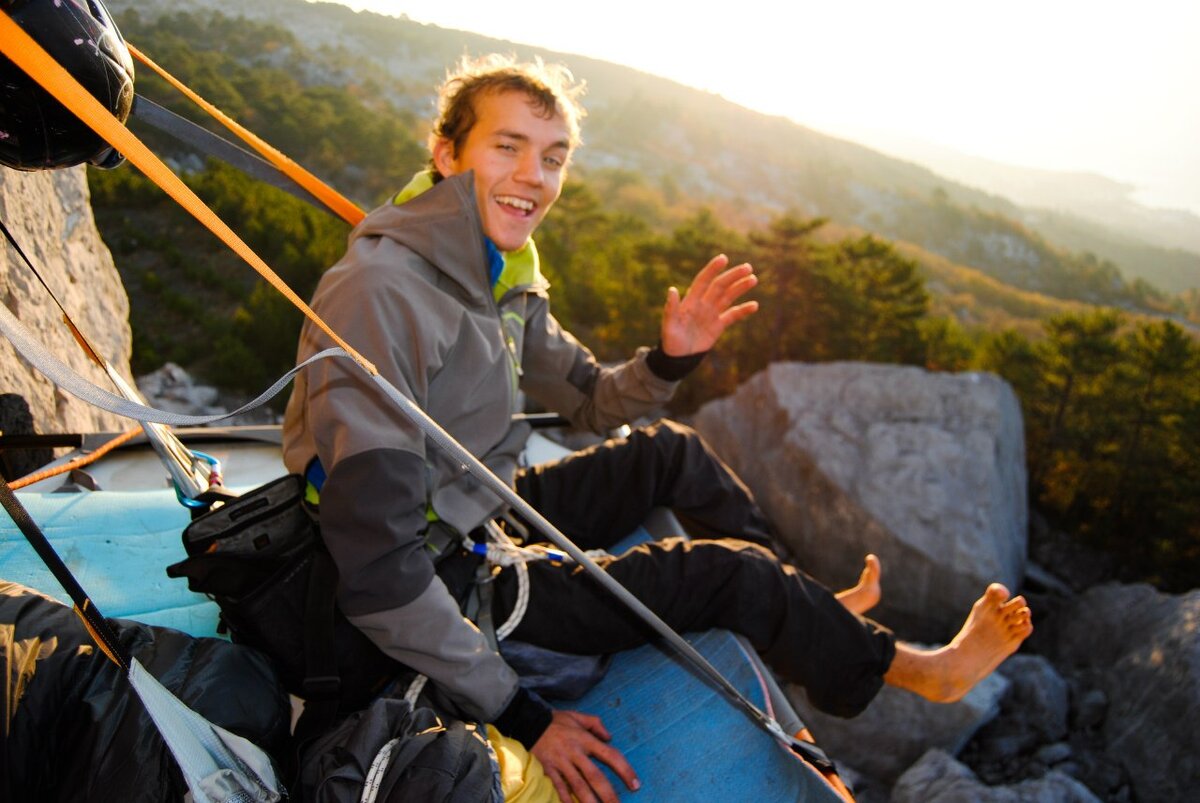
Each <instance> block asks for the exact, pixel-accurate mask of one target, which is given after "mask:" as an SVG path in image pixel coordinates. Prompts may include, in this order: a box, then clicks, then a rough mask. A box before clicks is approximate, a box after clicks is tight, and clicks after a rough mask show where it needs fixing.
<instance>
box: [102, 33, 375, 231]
mask: <svg viewBox="0 0 1200 803" xmlns="http://www.w3.org/2000/svg"><path fill="white" fill-rule="evenodd" d="M125 46H126V47H128V48H129V52H130V53H132V54H133V56H134V58H136V59H137V60H138V61H140V62H142V63H143V64H145V65H146V66H147V67H149V68H150V69H152V70H154V71H155V72H156V73H158V74H159V76H160V77H161V78H162V79H163V80H164V81H166V82H167V83H169V84H170V85H171V86H173V87H175V88H176V89H178V90H179V91H180V92H182V93H183V94H184V95H185V96H187V98H188V99H189V100H191V101H192V102H193V103H195V104H196V105H197V106H199V107H200V108H201V109H204V111H206V112H208V113H209V114H210V115H212V116H213V117H214V118H215V119H216V120H217V122H219V123H220V124H221V125H223V126H225V127H226V128H228V129H229V130H230V131H232V132H233V133H234V134H236V135H237V136H238V137H240V138H241V139H242V141H243V142H245V143H246V144H247V145H249V146H250V147H252V148H254V150H256V151H258V152H259V154H261V155H262V157H263V158H264V159H266V160H267V161H268V162H270V163H271V164H273V165H275V167H277V168H279V170H280V171H281V172H282V173H284V175H286V176H287V177H288V178H290V179H291V180H292V181H295V182H296V183H297V184H299V185H300V186H301V187H303V188H304V189H306V190H308V191H309V192H310V193H312V195H313V197H315V198H317V200H319V201H321V202H322V203H323V204H325V205H326V206H328V207H329V208H330V209H332V210H333V211H334V212H336V213H337V214H338V215H340V216H341V218H342V219H343V220H345V221H346V222H347V223H349V224H350V225H351V226H356V225H358V222H359V221H360V220H362V219H363V218H364V217H366V213H365V212H363V211H362V209H360V208H359V207H358V205H357V204H355V203H354V202H353V201H351V200H350V199H349V198H347V197H345V196H344V195H342V194H341V193H340V192H338V191H337V190H335V189H333V187H330V186H329V185H328V184H326V183H325V182H323V181H321V179H319V178H317V177H316V176H314V175H313V174H312V173H310V172H308V171H307V170H305V169H304V168H303V167H301V166H300V165H298V164H296V163H295V162H293V161H292V160H291V159H289V158H288V157H287V156H285V155H284V154H282V153H280V152H279V151H278V150H276V149H275V148H274V147H272V146H271V145H270V144H269V143H267V142H264V141H263V140H262V139H260V138H259V137H258V136H257V135H256V134H255V133H254V132H253V131H250V130H249V129H247V128H245V127H243V126H242V125H240V124H239V123H238V122H237V121H236V120H234V119H233V118H231V117H229V116H228V115H227V114H225V113H224V112H223V111H221V110H220V109H218V108H217V107H216V106H214V105H212V104H211V103H209V102H208V101H207V100H205V99H204V98H202V97H200V96H199V95H197V94H196V93H195V92H193V91H192V90H191V89H190V88H188V87H187V86H185V85H184V84H183V82H182V81H180V80H179V79H178V78H176V77H175V76H173V75H171V74H170V73H169V72H167V71H166V70H164V69H163V68H162V67H160V66H158V65H157V64H155V63H154V61H153V60H151V59H150V57H149V56H147V55H146V54H145V53H143V52H142V51H140V50H138V49H137V48H136V47H134V46H133V45H131V44H130V43H129V42H126V43H125Z"/></svg>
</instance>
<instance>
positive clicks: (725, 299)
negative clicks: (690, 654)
mask: <svg viewBox="0 0 1200 803" xmlns="http://www.w3.org/2000/svg"><path fill="white" fill-rule="evenodd" d="M746 267H749V265H747V266H746ZM757 284H758V277H757V276H755V275H754V274H753V273H748V274H745V275H742V276H741V277H739V278H737V279H736V280H735V281H731V282H728V283H726V284H725V285H724V286H723V287H722V288H721V291H720V295H717V296H716V303H717V305H718V306H720V307H728V306H729V305H730V304H732V303H733V302H734V301H735V300H737V299H738V298H739V297H740V296H743V295H745V294H746V293H748V292H750V291H751V290H753V289H754V287H755V286H756V285H757ZM715 291H716V283H715V282H714V283H713V288H712V290H710V291H709V293H710V295H711V294H714V292H715Z"/></svg>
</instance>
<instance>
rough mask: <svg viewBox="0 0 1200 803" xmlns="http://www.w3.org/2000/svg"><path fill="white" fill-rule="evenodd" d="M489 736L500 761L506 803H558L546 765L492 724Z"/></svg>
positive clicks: (488, 728)
mask: <svg viewBox="0 0 1200 803" xmlns="http://www.w3.org/2000/svg"><path fill="white" fill-rule="evenodd" d="M487 737H488V743H489V744H491V746H492V749H493V750H495V751H496V758H497V759H498V760H499V762H500V788H501V789H502V790H503V791H504V800H505V803H558V793H557V792H555V791H554V784H552V783H551V782H550V779H549V778H548V777H546V771H545V770H543V769H542V762H540V761H538V760H537V758H535V757H534V755H533V754H532V753H530V752H529V751H528V750H526V749H525V748H524V746H522V745H521V743H520V742H518V741H517V740H516V739H510V738H508V737H507V736H502V735H501V734H500V731H498V730H496V729H495V728H493V727H492V726H491V725H488V726H487Z"/></svg>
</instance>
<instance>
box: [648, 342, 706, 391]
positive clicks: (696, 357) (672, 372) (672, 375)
mask: <svg viewBox="0 0 1200 803" xmlns="http://www.w3.org/2000/svg"><path fill="white" fill-rule="evenodd" d="M707 354H708V352H707V351H701V352H699V353H698V354H688V355H687V356H684V357H672V356H671V355H670V354H667V353H666V352H665V351H663V347H662V343H661V342H659V343H658V344H657V345H656V346H655V347H654V348H652V349H650V353H649V354H647V355H646V367H647V368H649V369H650V371H651V373H653V374H654V375H655V376H657V377H658V378H659V379H665V380H666V381H668V382H678V381H679V380H681V379H683V378H684V377H685V376H687V375H688V374H690V373H691V372H692V371H694V370H696V366H698V365H699V364H700V363H701V362H702V361H703V360H704V357H705V355H707Z"/></svg>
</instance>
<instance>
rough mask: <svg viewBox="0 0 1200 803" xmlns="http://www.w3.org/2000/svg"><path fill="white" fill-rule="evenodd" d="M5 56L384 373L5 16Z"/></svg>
mask: <svg viewBox="0 0 1200 803" xmlns="http://www.w3.org/2000/svg"><path fill="white" fill-rule="evenodd" d="M0 53H3V54H4V55H5V56H7V57H8V58H9V59H10V60H11V61H12V62H13V63H14V64H16V65H17V66H18V67H20V68H21V69H22V70H24V71H25V72H27V73H28V74H29V75H30V77H32V78H33V79H34V80H35V81H37V82H38V84H40V85H41V86H42V88H43V89H45V90H46V91H47V92H49V93H50V94H51V95H53V96H54V98H55V99H56V100H57V101H58V102H59V103H61V104H62V105H63V106H66V107H67V108H68V109H69V110H70V111H71V112H72V113H73V114H74V115H75V116H76V117H78V118H79V119H81V120H83V121H84V122H85V123H87V124H88V126H90V127H91V128H92V130H93V131H95V132H96V133H97V134H99V135H100V136H102V137H103V138H104V139H105V140H107V141H108V143H109V144H110V145H112V146H113V147H114V148H116V149H117V150H118V151H120V152H121V153H122V154H124V155H125V158H127V159H128V160H129V161H131V162H133V163H134V164H135V165H137V167H138V169H140V170H141V171H142V172H143V173H145V174H146V176H147V177H148V178H149V179H150V180H151V181H153V182H154V183H155V184H157V185H158V186H159V187H161V188H162V190H163V191H164V192H166V193H167V195H170V196H171V197H172V198H173V199H175V201H176V202H177V203H178V204H179V205H180V206H182V207H183V208H184V209H186V210H187V211H188V212H189V213H191V215H192V216H193V217H195V218H196V219H197V220H199V221H200V222H201V223H203V224H204V225H205V226H206V227H207V228H208V229H209V231H211V232H212V233H213V234H215V235H217V237H219V238H220V239H221V241H222V242H224V243H225V244H226V245H228V246H229V247H230V248H232V249H233V250H234V252H236V253H237V255H238V256H240V257H241V258H242V259H244V260H246V262H248V263H249V264H250V267H252V268H254V269H255V270H256V271H258V273H259V275H261V276H262V277H263V278H264V279H266V280H267V281H268V282H270V283H271V285H272V286H273V287H274V288H275V289H276V290H278V291H279V292H280V293H283V295H284V297H285V298H287V299H288V300H289V301H291V302H292V303H293V304H294V305H296V308H297V309H299V310H300V311H301V312H303V313H304V315H305V316H306V317H307V318H308V319H309V320H310V321H312V322H313V323H314V324H315V325H316V326H317V327H319V328H320V329H321V331H323V332H324V333H325V334H327V335H328V336H329V337H330V339H332V340H333V342H334V343H336V344H337V345H339V346H341V347H342V348H343V349H345V350H346V353H347V354H349V355H350V357H351V358H353V359H354V361H355V362H357V363H358V364H359V365H360V366H362V368H363V369H364V370H365V371H367V372H368V373H369V374H371V375H372V376H375V375H377V374H378V373H379V372H378V370H377V369H376V368H375V366H374V365H372V364H371V363H370V362H369V361H368V360H367V359H366V358H365V357H363V356H362V355H361V354H359V353H358V352H357V351H355V350H354V349H353V348H351V346H350V345H349V344H348V343H346V341H344V340H342V338H341V337H340V336H339V335H338V334H337V333H336V332H334V331H333V330H332V329H330V328H329V325H328V324H326V323H325V322H324V321H323V320H321V318H320V317H319V316H318V315H317V314H316V313H315V312H313V311H312V309H311V308H310V307H309V306H308V304H305V303H304V301H303V300H302V299H301V298H300V297H299V296H298V295H296V294H295V292H293V291H292V289H291V288H290V287H288V286H287V284H285V283H284V281H283V280H282V279H280V278H279V276H278V275H277V274H276V273H275V271H273V270H271V268H270V267H268V265H267V263H266V262H264V261H263V260H262V258H261V257H259V256H258V254H256V253H254V251H253V250H252V249H251V248H250V246H248V245H246V243H244V242H242V240H241V238H240V237H238V236H237V235H236V234H235V233H234V232H233V230H232V229H230V228H229V226H227V225H226V224H225V222H224V221H223V220H221V219H220V218H219V217H217V215H216V214H215V213H214V212H213V211H212V210H211V209H209V208H208V207H207V206H206V205H205V204H204V202H203V201H201V200H200V199H199V198H198V197H196V194H195V193H194V192H192V191H191V190H190V189H188V187H187V185H186V184H184V183H183V181H181V180H180V178H179V176H177V175H175V174H174V173H172V172H171V169H170V168H168V167H167V166H166V165H165V164H163V162H162V160H160V159H159V158H158V157H157V156H155V155H154V154H153V153H151V152H150V149H149V148H147V147H146V146H145V145H144V144H142V141H141V140H140V139H138V138H137V137H136V136H134V135H133V133H132V132H130V131H129V129H127V128H126V127H125V126H123V125H122V124H121V121H120V120H118V119H117V118H116V117H114V116H113V115H112V114H111V113H109V111H108V110H107V109H105V108H104V107H103V106H101V105H100V103H99V102H98V101H97V100H96V99H95V98H94V97H92V96H91V94H90V93H89V92H88V91H87V90H86V89H84V88H83V87H82V86H81V85H80V84H79V82H78V81H76V80H75V79H74V78H72V77H71V75H70V74H69V73H68V72H67V71H66V70H64V69H63V68H62V67H61V66H60V65H59V64H58V62H56V61H55V60H54V59H53V58H52V57H51V56H50V54H48V53H47V52H46V51H45V50H43V49H42V47H41V45H39V44H38V43H37V42H35V41H34V40H33V39H32V38H31V37H30V36H29V35H28V34H27V33H25V31H24V30H22V29H21V26H19V25H17V24H16V23H15V22H13V21H12V18H11V17H9V16H8V14H6V13H5V12H3V11H0Z"/></svg>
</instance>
